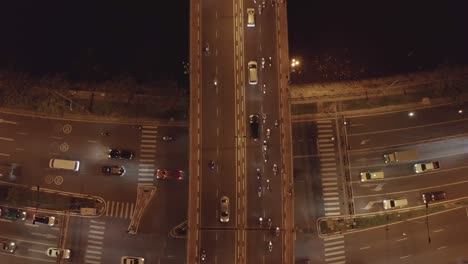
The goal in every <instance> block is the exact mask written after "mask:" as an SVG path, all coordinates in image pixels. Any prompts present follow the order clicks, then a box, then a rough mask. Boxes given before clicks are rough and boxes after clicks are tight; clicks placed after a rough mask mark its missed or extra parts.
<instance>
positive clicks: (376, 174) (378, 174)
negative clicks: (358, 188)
mask: <svg viewBox="0 0 468 264" xmlns="http://www.w3.org/2000/svg"><path fill="white" fill-rule="evenodd" d="M359 175H360V176H361V182H365V181H373V180H382V179H383V178H384V172H383V171H373V172H371V171H365V172H361V173H360V174H359Z"/></svg>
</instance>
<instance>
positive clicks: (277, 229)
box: [275, 227, 280, 236]
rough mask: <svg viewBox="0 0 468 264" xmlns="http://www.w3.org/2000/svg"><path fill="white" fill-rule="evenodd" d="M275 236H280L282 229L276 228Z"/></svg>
mask: <svg viewBox="0 0 468 264" xmlns="http://www.w3.org/2000/svg"><path fill="white" fill-rule="evenodd" d="M275 234H276V236H279V235H280V228H279V227H276V229H275Z"/></svg>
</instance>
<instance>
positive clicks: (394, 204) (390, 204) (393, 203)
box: [383, 198, 408, 210]
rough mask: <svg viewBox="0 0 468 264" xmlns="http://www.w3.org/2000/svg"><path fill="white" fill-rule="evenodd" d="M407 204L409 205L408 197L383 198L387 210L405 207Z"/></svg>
mask: <svg viewBox="0 0 468 264" xmlns="http://www.w3.org/2000/svg"><path fill="white" fill-rule="evenodd" d="M407 205H408V200H407V199H406V198H398V199H388V200H383V207H384V209H385V210H387V209H395V208H402V207H405V206H407Z"/></svg>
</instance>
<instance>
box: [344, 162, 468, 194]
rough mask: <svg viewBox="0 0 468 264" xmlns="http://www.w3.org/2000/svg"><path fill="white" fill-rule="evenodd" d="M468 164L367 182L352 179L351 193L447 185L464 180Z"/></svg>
mask: <svg viewBox="0 0 468 264" xmlns="http://www.w3.org/2000/svg"><path fill="white" fill-rule="evenodd" d="M466 171H468V166H465V167H462V168H458V169H453V170H449V171H435V172H433V173H422V174H413V175H408V176H402V177H395V178H387V179H383V180H374V181H367V182H359V181H353V182H352V188H353V195H354V196H361V195H373V194H377V193H394V192H399V191H401V190H402V189H404V190H416V189H417V190H425V189H428V188H431V187H432V186H449V185H451V184H457V183H461V182H464V181H466V180H467V179H466Z"/></svg>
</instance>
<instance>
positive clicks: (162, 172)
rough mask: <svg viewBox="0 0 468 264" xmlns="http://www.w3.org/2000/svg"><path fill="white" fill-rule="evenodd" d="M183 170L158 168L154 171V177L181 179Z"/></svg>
mask: <svg viewBox="0 0 468 264" xmlns="http://www.w3.org/2000/svg"><path fill="white" fill-rule="evenodd" d="M184 174H185V173H184V171H183V170H178V171H176V170H167V169H158V170H157V171H156V179H160V180H166V179H169V180H179V181H181V180H183V179H184Z"/></svg>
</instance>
